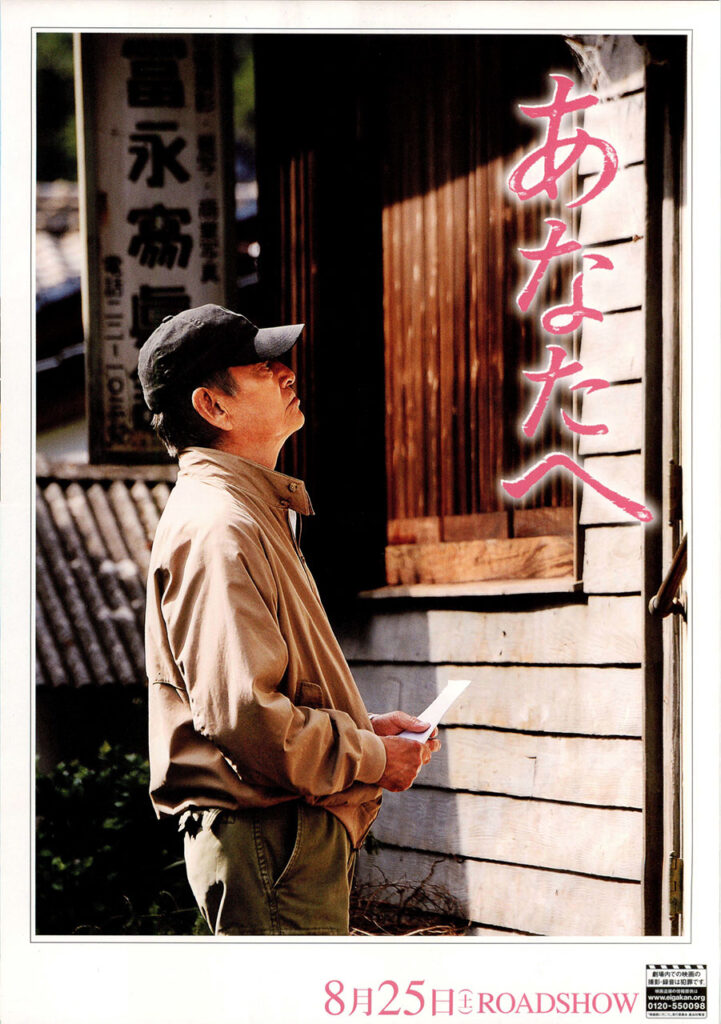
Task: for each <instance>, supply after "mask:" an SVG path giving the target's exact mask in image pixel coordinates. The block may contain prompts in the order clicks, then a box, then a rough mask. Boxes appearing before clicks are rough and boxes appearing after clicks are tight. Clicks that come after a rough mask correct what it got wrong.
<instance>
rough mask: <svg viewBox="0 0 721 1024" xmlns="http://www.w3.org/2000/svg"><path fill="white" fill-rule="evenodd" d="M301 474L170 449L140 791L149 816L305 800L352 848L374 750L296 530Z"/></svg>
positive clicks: (377, 766)
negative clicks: (146, 761)
mask: <svg viewBox="0 0 721 1024" xmlns="http://www.w3.org/2000/svg"><path fill="white" fill-rule="evenodd" d="M288 509H295V510H296V512H298V513H300V514H303V515H308V514H311V513H312V508H311V504H310V500H309V498H308V494H307V492H306V490H305V486H304V484H303V483H302V481H300V480H295V479H293V478H291V477H288V476H284V475H283V474H281V473H276V472H273V471H272V470H269V469H265V468H264V467H262V466H258V465H257V464H255V463H252V462H249V461H247V460H246V459H241V458H240V457H238V456H235V455H228V454H226V453H224V452H218V451H215V450H213V449H208V448H189V449H187V450H186V451H185V452H183V453H182V454H181V456H180V470H179V473H178V482H177V484H176V486H175V488H174V489H173V492H172V494H171V495H170V498H169V500H168V504H167V506H166V508H165V511H164V512H163V515H162V517H161V519H160V523H159V525H158V529H157V532H156V536H155V542H154V544H153V551H152V555H151V562H150V572H149V576H148V603H147V613H146V637H145V643H146V660H147V672H148V681H149V705H150V769H151V779H150V792H151V799H152V801H153V804H154V806H155V809H156V813H157V814H158V815H161V814H178V813H179V812H181V811H183V810H184V809H185V808H187V807H227V808H237V807H263V806H268V805H269V804H274V803H278V802H280V801H283V800H289V799H297V798H298V797H301V798H303V799H304V800H306V801H308V803H312V804H322V805H323V806H325V807H327V808H328V810H329V811H331V812H332V813H333V814H335V815H336V816H337V817H338V818H339V819H340V820H341V821H342V822H343V824H344V825H345V826H346V828H347V830H348V832H349V834H350V837H351V840H352V842H353V844H354V846H358V845H360V843H361V842H362V839H363V837H364V835H365V833H366V832H367V830H368V828H369V827H370V825H371V823H372V822H373V819H374V818H375V816H376V814H377V813H378V809H379V806H380V789H379V788H378V786H377V785H375V784H374V783H377V781H378V779H380V777H381V775H382V774H383V771H384V769H385V748H384V746H383V743H382V742H381V740H380V739H379V738H378V737H377V736H376V735H375V734H374V733H373V731H372V728H371V725H370V721H369V718H368V715H367V713H366V709H365V707H364V705H363V701H362V700H361V697H360V694H359V693H358V690H357V688H356V685H355V682H354V681H353V678H352V676H351V673H350V670H349V668H348V665H347V663H346V661H345V658H344V657H343V653H342V651H341V649H340V646H339V644H338V642H337V640H336V638H335V636H334V634H333V631H332V629H331V626H330V623H329V622H328V619H327V617H326V613H325V611H324V609H323V606H322V604H321V601H320V598H319V596H318V591H317V589H316V586H315V583H314V581H313V579H312V577H311V575H310V573H309V572H308V569H307V567H306V564H305V561H304V560H303V557H302V555H301V553H300V550H299V548H298V546H297V543H296V541H295V539H294V537H293V534H292V531H291V527H290V524H289V518H288Z"/></svg>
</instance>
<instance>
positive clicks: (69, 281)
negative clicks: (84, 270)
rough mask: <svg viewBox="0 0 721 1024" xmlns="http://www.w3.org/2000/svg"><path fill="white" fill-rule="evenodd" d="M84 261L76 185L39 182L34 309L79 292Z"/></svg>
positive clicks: (65, 182)
mask: <svg viewBox="0 0 721 1024" xmlns="http://www.w3.org/2000/svg"><path fill="white" fill-rule="evenodd" d="M83 259H84V251H83V240H82V238H81V236H80V231H79V222H78V186H77V185H76V184H75V183H74V182H67V181H54V182H45V183H40V184H39V185H38V188H37V207H36V225H35V294H36V308H37V309H41V308H42V307H43V306H45V305H47V303H49V302H55V301H57V300H58V299H62V298H65V297H66V296H67V295H71V294H73V293H74V292H78V291H79V290H80V273H81V267H82V262H83Z"/></svg>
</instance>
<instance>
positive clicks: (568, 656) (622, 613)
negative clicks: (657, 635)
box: [341, 597, 645, 665]
mask: <svg viewBox="0 0 721 1024" xmlns="http://www.w3.org/2000/svg"><path fill="white" fill-rule="evenodd" d="M644 613H645V609H644V607H643V604H642V601H641V598H640V597H590V598H589V599H588V604H571V605H562V606H558V607H550V608H538V609H535V610H533V611H493V612H479V611H445V610H442V609H436V608H434V609H431V610H430V611H405V612H389V613H387V614H382V615H379V614H372V613H369V614H368V616H367V618H364V617H362V616H361V615H360V614H359V615H358V616H357V617H356V619H355V621H354V625H353V628H352V631H348V632H346V633H345V634H343V633H342V632H341V636H342V639H343V647H344V651H345V654H346V657H347V658H348V659H349V660H357V661H384V662H395V661H403V662H409V661H410V662H413V661H423V662H430V663H432V664H441V663H447V662H451V663H460V664H463V663H464V662H465V663H468V664H477V663H486V664H488V663H494V664H503V663H514V664H525V665H528V664H531V665H533V664H535V665H548V664H550V665H609V664H610V665H623V664H628V663H633V664H640V663H641V660H642V658H641V654H642V642H641V638H642V633H643V616H644Z"/></svg>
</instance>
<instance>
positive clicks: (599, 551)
mask: <svg viewBox="0 0 721 1024" xmlns="http://www.w3.org/2000/svg"><path fill="white" fill-rule="evenodd" d="M643 529H644V528H643V526H640V525H639V526H595V527H592V528H589V529H587V530H586V537H585V542H584V553H583V588H584V590H585V591H586V593H588V594H627V593H638V594H640V593H641V591H642V590H643Z"/></svg>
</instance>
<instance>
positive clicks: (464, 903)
mask: <svg viewBox="0 0 721 1024" xmlns="http://www.w3.org/2000/svg"><path fill="white" fill-rule="evenodd" d="M255 53H256V74H257V125H258V167H259V195H260V216H261V224H262V231H261V245H262V261H263V262H262V265H261V279H262V281H263V283H264V285H265V288H266V290H265V294H266V299H267V308H266V311H265V312H266V315H267V317H268V322H275V319H277V318H278V317H280V318H281V319H282V318H286V319H289V322H294V321H297V320H303V321H305V322H306V323H307V325H308V328H307V332H306V340H305V342H304V343H303V345H301V346H299V347H298V350H297V360H298V365H297V370H298V374H299V379H300V391H301V395H302V397H303V399H304V407H305V408H306V410H307V411H308V413H309V421H308V425H307V427H306V429H305V430H304V431H303V432H302V433H301V435H299V436H298V438H297V440H296V441H295V446H294V447H293V449H292V450H289V453H288V456H287V458H286V463H285V465H286V468H288V469H289V470H291V471H293V472H296V473H298V474H300V475H303V476H305V477H306V479H307V480H308V483H309V488H310V492H311V494H312V495H313V499H314V504H315V507H316V512H317V513H318V515H317V525H316V524H313V523H311V524H309V525H308V527H307V529H306V533H305V537H306V547H308V548H309V562H310V564H311V565H312V566H313V567H314V570H315V571H316V574H317V576H318V577H319V579H320V583H321V590H322V592H324V593H325V594H326V595H327V596H328V597H329V599H330V600H331V605H332V609H333V612H334V615H335V617H336V621H337V623H338V624H339V628H340V629H341V634H342V637H343V642H344V646H345V650H346V653H347V656H348V657H349V659H350V662H351V665H352V667H353V670H354V672H355V675H356V678H357V679H358V681H359V683H360V685H361V687H362V690H363V693H364V696H365V698H366V701H367V704H368V705H369V707H370V708H371V709H372V710H384V709H387V708H392V707H396V706H400V707H403V708H406V709H408V710H410V711H412V712H418V711H420V710H421V709H422V708H424V707H425V706H426V705H427V704H428V703H429V702H430V700H431V699H432V698H433V697H434V696H435V694H436V692H437V691H438V690H439V689H440V688H442V686H443V685H444V684H445V681H446V680H447V679H448V678H468V679H470V680H471V686H470V687H469V688H468V690H467V691H466V694H465V695H464V697H463V698H462V699H461V700H460V701H459V703H458V704H457V705H456V706H455V707H454V708H453V709H452V712H451V715H450V717H449V718H448V720H447V722H446V725H445V727H444V728H443V729H442V739H443V751H442V753H441V754H440V755H439V756H437V757H436V758H435V759H434V761H433V762H432V764H431V766H430V767H429V768H428V769H427V770H426V771H425V772H424V773H423V774H422V775H421V776H420V777H419V779H418V781H417V783H416V784H415V785H414V787H413V789H412V790H411V791H410V792H408V793H404V794H400V795H397V796H395V795H388V796H387V797H386V799H385V800H384V807H383V811H382V813H381V816H380V818H379V820H378V822H377V823H376V825H375V826H374V829H373V835H374V838H375V840H377V841H378V843H377V844H375V845H374V847H373V850H374V852H369V853H367V854H365V855H364V858H363V861H362V864H361V875H362V877H363V878H365V879H368V880H372V879H374V878H375V879H377V880H378V881H382V880H384V879H388V880H390V881H391V882H400V883H401V884H403V883H404V882H408V881H409V880H410V881H414V882H417V881H419V880H422V879H426V880H430V881H431V882H432V883H433V884H434V885H436V884H438V885H442V886H445V887H447V888H448V889H449V890H450V891H451V893H452V894H453V895H454V896H455V897H456V898H457V900H458V901H459V906H460V910H461V912H462V913H463V914H464V915H466V916H467V918H468V919H469V920H470V921H471V922H472V929H473V930H474V931H475V933H477V934H504V933H507V932H509V931H510V932H517V933H524V934H541V935H639V934H643V933H644V932H645V933H648V934H661V933H662V932H667V933H668V932H669V931H673V930H677V929H678V928H679V927H680V923H679V922H680V918H679V917H678V916H677V911H678V906H673V907H670V906H669V898H668V892H669V887H670V886H671V885H672V884H676V882H677V879H676V877H675V875H674V877H673V878H672V879H671V880H669V878H668V877H667V876H668V864H669V863H670V857H671V854H674V855H679V854H680V853H681V852H682V849H681V845H680V844H681V842H682V836H681V828H680V820H679V806H680V793H679V761H678V758H679V733H678V707H679V671H680V669H679V665H680V660H681V658H682V650H681V645H682V644H683V636H682V635H681V633H682V630H681V629H679V625H680V618H679V617H678V616H674V617H673V621H671V620H668V621H667V622H666V623H665V624H664V625H662V623H661V620H660V618H658V617H652V616H651V615H650V614H649V613H648V611H647V607H648V604H649V600H650V599H651V598H652V597H653V595H654V594H655V593H656V591H657V589H658V588H659V585H660V584H661V581H662V578H663V574H664V572H665V570H666V569H667V568H668V566H669V564H670V562H671V558H672V556H673V554H674V552H675V550H676V547H677V545H678V544H679V541H680V539H681V533H682V522H681V516H682V513H681V509H680V504H679V501H678V500H677V498H678V499H680V492H678V479H679V477H678V472H679V471H678V467H679V465H680V451H681V449H680V444H681V440H680V426H679V424H680V408H679V380H680V373H681V366H680V362H679V352H680V346H679V336H680V325H681V314H680V309H679V301H680V299H679V295H680V287H681V286H680V276H679V274H680V270H679V267H680V263H679V259H680V245H679V236H680V232H682V230H683V195H684V193H683V187H684V186H683V168H684V138H685V135H684V110H685V50H684V40H683V39H679V38H673V37H666V38H649V39H636V38H633V37H631V36H624V37H620V36H614V37H610V36H609V37H586V38H581V39H575V40H564V39H562V38H561V37H552V36H543V37H538V36H537V37H525V36H507V37H496V36H468V35H457V36H425V35H418V36H414V37H398V36H358V37H355V36H334V37H328V36H325V37H315V38H313V37H303V38H302V39H301V38H298V37H292V36H289V37H277V36H265V37H260V38H258V39H257V40H256V49H255ZM579 65H580V69H581V72H582V75H581V74H579ZM551 72H555V73H559V72H560V73H565V74H571V75H572V76H573V77H574V79H575V81H576V82H579V83H580V82H581V81H583V82H584V85H585V87H586V90H585V91H592V92H595V93H596V94H597V95H598V97H599V99H600V102H599V103H598V104H597V105H595V106H593V107H592V108H591V109H589V110H587V111H585V112H584V114H585V119H584V121H583V124H584V128H585V130H586V131H587V132H589V134H590V135H591V136H593V137H600V138H603V139H607V140H609V141H611V142H612V143H613V145H614V146H615V147H616V149H617V151H618V156H619V170H618V173H617V176H616V179H615V181H614V183H613V185H612V186H611V187H609V188H608V189H607V190H606V191H605V192H604V193H602V194H601V195H600V196H599V197H598V198H597V199H596V200H595V201H594V202H592V203H588V204H587V205H581V206H579V207H576V208H575V214H576V218H575V219H574V220H573V221H570V216H571V211H568V210H567V211H565V219H566V221H567V223H569V224H570V226H571V228H572V231H570V232H569V237H573V238H575V239H578V240H579V241H580V242H581V244H582V245H583V246H584V247H586V248H587V247H592V248H593V251H594V252H599V253H602V254H604V255H605V256H606V257H608V258H610V259H611V260H612V262H613V264H614V267H615V273H614V274H613V275H611V274H606V275H605V279H604V275H603V274H598V275H596V276H594V275H592V274H589V275H586V278H587V280H588V284H587V286H586V289H585V291H584V300H585V301H586V302H587V305H589V306H592V307H594V308H597V309H599V310H601V312H602V313H603V322H602V323H601V322H597V321H592V320H590V319H589V320H585V321H584V325H583V329H582V330H581V331H579V332H578V333H577V334H576V335H574V337H573V339H572V341H573V345H574V346H575V347H574V348H573V350H572V352H573V354H575V355H576V356H577V357H578V358H579V360H580V362H581V363H582V364H583V368H584V369H585V371H586V372H587V373H589V374H590V375H591V376H599V377H604V378H606V379H607V380H608V381H609V382H610V384H611V386H610V387H609V388H607V389H606V390H604V391H603V392H598V394H596V393H594V394H591V395H589V396H588V398H587V400H586V401H585V402H584V404H583V408H582V410H581V418H582V419H583V421H584V422H586V423H594V422H598V421H599V420H600V419H601V417H603V422H604V423H605V424H607V426H608V428H609V429H608V431H607V433H605V434H600V435H595V436H593V435H586V436H583V437H582V439H581V441H580V444H579V445H578V448H577V449H576V456H577V458H578V459H580V460H581V461H582V462H583V464H584V467H585V469H586V470H587V471H588V472H589V473H591V474H592V475H593V476H594V477H596V478H597V479H599V480H602V481H604V482H605V483H607V484H608V486H613V487H615V488H616V489H617V490H618V491H619V492H622V493H623V494H625V495H630V496H633V497H634V498H636V499H637V500H639V501H641V502H642V503H644V504H647V505H650V506H651V507H652V509H653V511H654V521H653V523H651V524H650V525H646V526H644V525H640V524H639V522H638V521H637V520H636V519H634V518H632V517H631V516H629V515H628V514H626V513H625V512H623V511H620V510H619V509H618V508H617V507H616V506H614V505H613V504H612V503H611V502H609V501H608V500H605V499H604V498H602V497H601V496H599V494H597V493H596V492H595V491H594V490H593V489H592V488H591V487H589V486H585V487H584V488H581V487H577V486H574V485H573V483H572V481H570V480H569V477H570V474H568V475H567V476H566V478H565V479H564V478H563V477H562V476H560V475H559V476H558V477H556V478H555V479H554V480H553V482H552V483H551V484H549V485H548V486H546V487H542V488H537V489H536V491H535V492H534V493H533V495H532V496H529V500H527V501H526V502H524V503H520V504H519V503H514V502H511V501H510V500H509V499H508V498H507V496H504V495H503V494H502V491H501V490H500V488H499V481H500V479H501V478H502V477H505V478H508V477H509V476H511V475H513V474H514V473H515V472H516V471H517V470H518V469H519V467H520V466H521V465H529V464H530V463H531V461H533V459H537V458H538V457H539V456H540V453H542V452H546V451H549V450H553V449H554V448H557V447H558V446H559V445H562V446H564V450H568V449H569V448H570V441H569V437H570V435H569V434H568V433H566V434H565V439H564V437H562V436H560V433H561V432H560V431H559V430H558V429H557V428H556V427H554V426H553V424H551V426H549V427H548V428H547V430H546V433H545V434H544V435H543V436H541V437H539V438H534V439H533V441H531V442H528V441H526V440H525V439H523V438H522V437H521V434H520V431H519V425H520V421H521V419H522V417H523V413H524V411H525V410H526V409H527V408H528V406H529V403H530V401H531V399H532V393H531V391H530V389H529V387H528V385H527V383H525V382H524V378H523V377H522V376H521V370H522V369H523V368H531V367H538V366H539V365H541V363H542V353H543V346H544V345H546V344H548V342H549V341H554V340H555V339H554V338H553V337H551V338H549V337H546V338H545V340H544V338H543V332H542V331H541V330H540V328H539V326H538V323H539V319H540V318H539V315H538V313H539V307H538V306H536V311H535V315H532V316H531V315H528V316H522V315H521V314H520V313H519V310H518V309H517V307H516V306H515V303H514V301H513V300H514V297H515V295H516V293H517V291H518V290H519V289H520V287H521V285H522V282H523V280H524V279H525V276H526V275H527V273H528V271H527V268H526V270H524V269H523V267H521V264H520V259H517V258H516V251H517V249H518V248H519V247H520V246H523V245H524V244H525V245H528V244H529V243H532V244H535V245H537V244H538V242H537V240H538V239H539V238H541V237H542V232H541V224H542V221H543V219H544V218H545V217H549V216H554V215H555V216H558V215H559V210H560V209H562V207H560V206H558V205H556V204H551V203H547V204H546V205H545V206H544V205H543V204H542V203H535V204H532V203H528V204H521V203H519V202H518V201H517V200H516V197H515V196H513V195H512V194H511V193H510V192H509V190H508V188H507V187H506V185H505V182H506V180H507V178H508V175H509V173H510V170H511V169H512V167H513V166H514V164H515V163H517V161H518V160H519V159H520V157H521V156H522V155H523V154H524V153H528V152H529V151H530V149H531V148H533V146H535V145H537V144H538V136H539V130H538V126H534V125H532V124H530V122H529V121H526V122H525V123H524V121H523V119H522V118H521V117H520V116H519V115H518V114H517V111H516V108H517V106H518V104H520V103H528V102H530V103H539V102H541V101H542V100H543V99H544V98H546V97H548V96H549V95H550V80H549V77H548V76H549V74H550V73H551ZM582 76H583V77H582ZM574 95H577V93H574ZM514 111H516V113H514ZM579 123H580V122H579ZM593 152H594V151H592V150H591V149H590V148H589V150H587V151H586V154H585V155H584V157H583V158H582V160H581V161H580V164H579V167H578V181H577V183H576V185H575V188H576V189H577V194H578V195H580V194H581V192H583V191H584V190H586V189H587V188H590V187H592V185H593V182H594V175H595V176H596V177H597V176H598V174H599V172H600V170H601V162H600V153H599V152H598V151H597V150H596V151H595V162H594V156H593ZM527 207H530V209H528V208H527ZM556 262H557V263H562V261H556ZM569 274H570V271H569V269H568V267H566V266H565V265H564V269H563V272H557V273H556V274H555V275H554V277H553V279H552V280H550V281H549V282H548V287H547V290H546V291H545V292H544V293H542V300H541V301H542V303H543V306H542V307H541V308H548V307H549V306H551V305H553V304H554V302H555V303H557V302H559V301H563V300H562V299H560V298H559V297H560V296H562V295H564V294H567V293H568V287H569ZM569 354H571V351H569ZM578 413H579V407H578V406H576V413H575V414H576V415H578ZM555 419H556V420H558V410H556V415H555ZM519 438H521V440H519ZM671 462H672V463H673V467H675V468H676V472H675V473H673V474H671V475H670V476H669V479H672V480H673V487H672V486H671V485H669V484H667V482H666V476H667V467H668V466H669V464H670V463H671ZM677 492H678V493H677ZM669 523H670V524H671V525H668V524H669ZM359 593H360V595H361V596H360V598H358V597H357V595H358V594H359ZM671 596H673V595H671ZM672 915H673V916H672Z"/></svg>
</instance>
